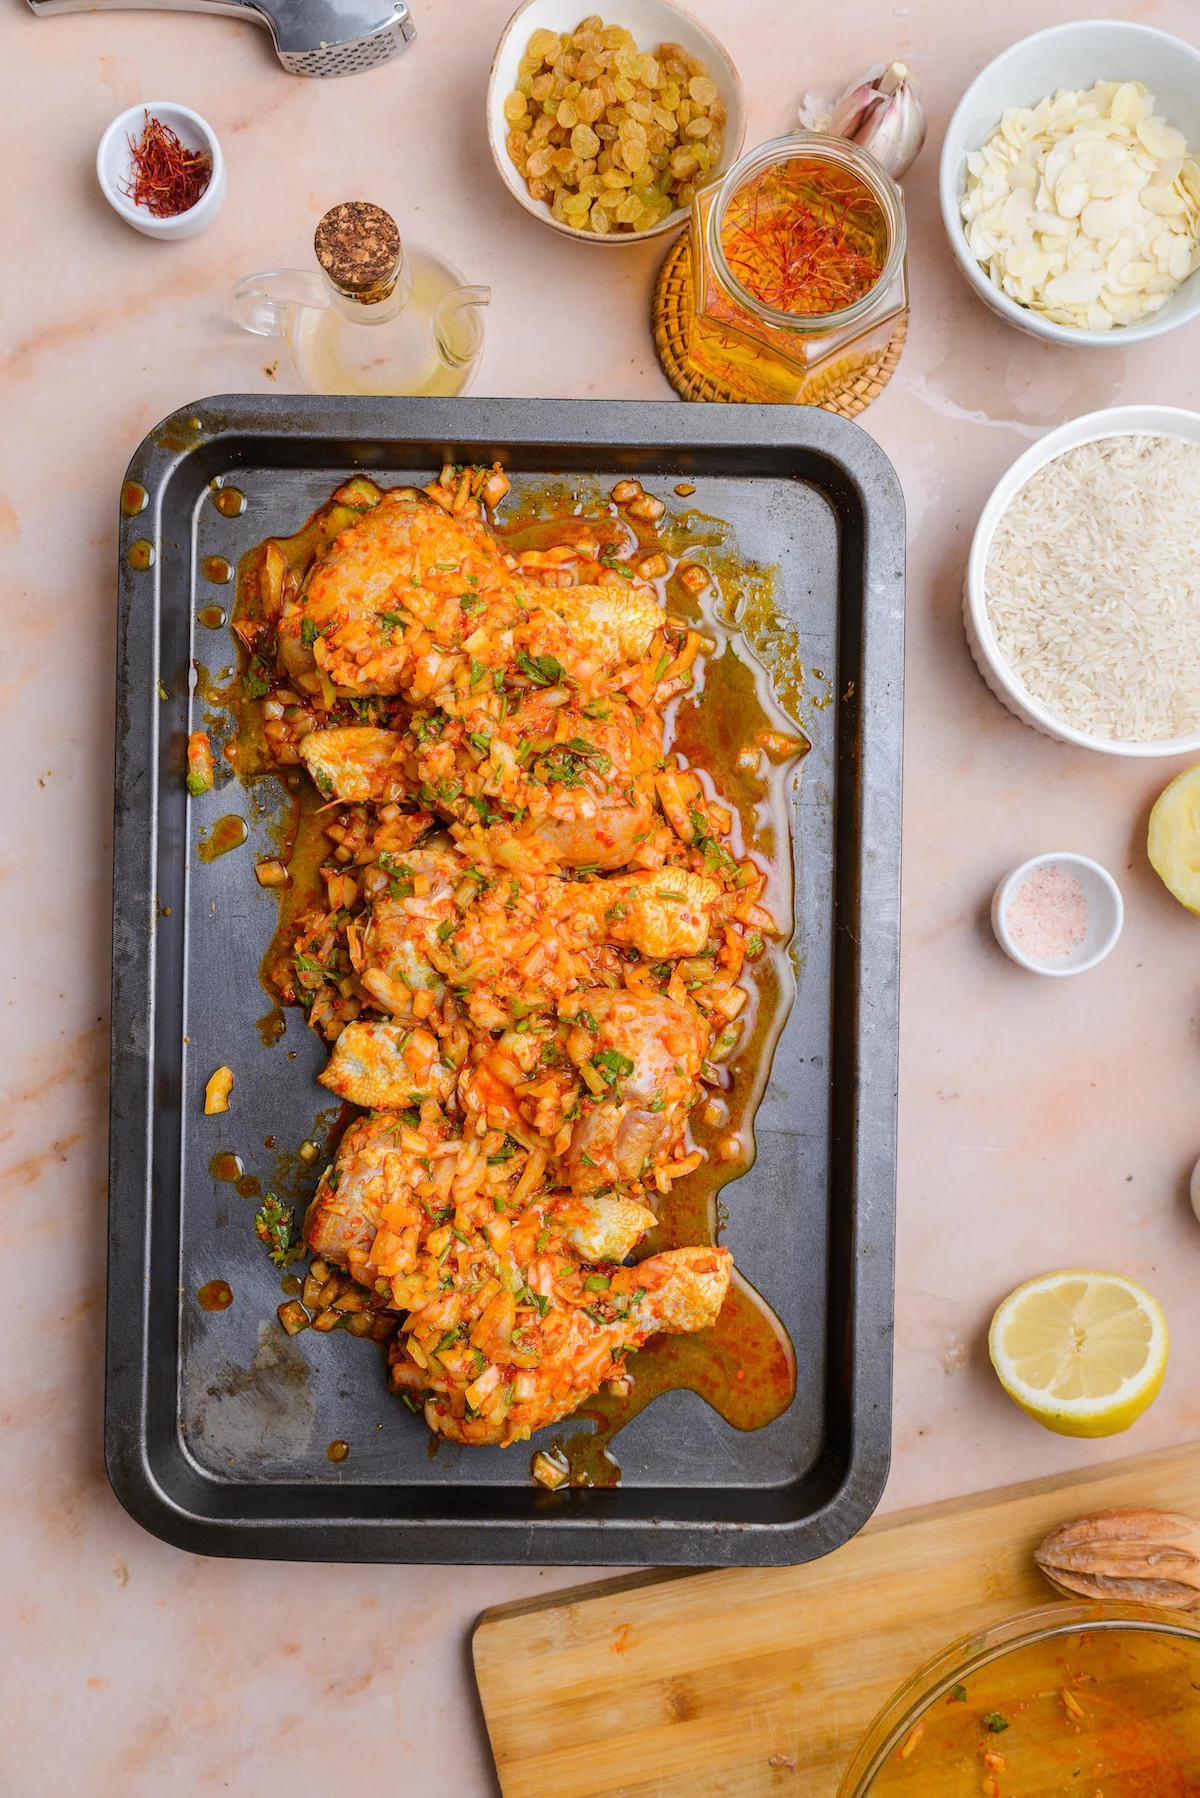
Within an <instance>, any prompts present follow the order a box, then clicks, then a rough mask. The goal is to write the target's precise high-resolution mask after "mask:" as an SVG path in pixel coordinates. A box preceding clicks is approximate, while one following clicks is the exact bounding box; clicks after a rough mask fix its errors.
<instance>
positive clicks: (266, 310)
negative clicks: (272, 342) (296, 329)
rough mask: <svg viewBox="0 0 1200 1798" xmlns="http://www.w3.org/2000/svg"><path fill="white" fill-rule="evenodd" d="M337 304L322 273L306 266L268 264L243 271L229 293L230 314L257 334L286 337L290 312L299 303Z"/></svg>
mask: <svg viewBox="0 0 1200 1798" xmlns="http://www.w3.org/2000/svg"><path fill="white" fill-rule="evenodd" d="M332 304H333V302H332V300H331V299H330V296H329V289H328V288H327V287H326V285H325V283H324V282H323V281H322V279H321V277H320V276H319V275H314V274H310V273H309V272H308V271H307V270H305V269H302V268H266V269H263V270H262V272H261V273H260V274H257V275H243V276H242V278H241V280H240V281H238V282H236V283H235V285H234V289H233V292H232V294H231V295H230V297H229V316H230V317H231V318H232V319H233V322H234V324H235V325H240V326H241V327H242V330H243V331H250V332H252V333H253V335H254V336H255V337H286V335H287V326H288V314H289V313H290V312H291V311H292V308H293V307H295V306H309V307H312V308H314V309H315V310H316V311H318V312H323V311H325V310H326V309H327V308H328V307H329V306H331V305H332Z"/></svg>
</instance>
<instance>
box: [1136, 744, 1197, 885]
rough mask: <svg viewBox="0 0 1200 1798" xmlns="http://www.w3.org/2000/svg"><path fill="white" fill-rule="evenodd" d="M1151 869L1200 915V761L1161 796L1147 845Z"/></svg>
mask: <svg viewBox="0 0 1200 1798" xmlns="http://www.w3.org/2000/svg"><path fill="white" fill-rule="evenodd" d="M1146 850H1147V853H1148V854H1149V857H1150V866H1151V867H1152V868H1153V869H1154V872H1155V873H1156V874H1157V875H1158V876H1159V878H1160V880H1161V881H1162V882H1163V884H1164V886H1165V887H1166V888H1167V891H1168V892H1170V893H1173V894H1174V895H1175V897H1176V899H1178V901H1179V903H1180V905H1186V906H1187V908H1188V910H1189V911H1194V912H1200V762H1197V764H1196V766H1195V767H1194V768H1185V769H1184V771H1183V773H1182V774H1179V775H1177V776H1176V777H1175V779H1174V780H1173V781H1172V782H1171V784H1170V786H1169V787H1166V788H1164V790H1163V791H1162V792H1161V793H1160V794H1159V796H1158V798H1157V799H1156V800H1155V802H1154V810H1153V811H1152V812H1151V813H1150V834H1149V837H1148V839H1147V842H1146Z"/></svg>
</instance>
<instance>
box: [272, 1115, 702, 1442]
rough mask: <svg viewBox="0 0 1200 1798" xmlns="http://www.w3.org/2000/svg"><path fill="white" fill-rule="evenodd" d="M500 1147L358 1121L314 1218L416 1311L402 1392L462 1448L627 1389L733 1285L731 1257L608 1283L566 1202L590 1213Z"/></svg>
mask: <svg viewBox="0 0 1200 1798" xmlns="http://www.w3.org/2000/svg"><path fill="white" fill-rule="evenodd" d="M502 1143H503V1139H502V1138H501V1137H500V1136H498V1134H495V1133H493V1134H491V1135H489V1136H485V1137H484V1138H482V1139H481V1138H478V1137H473V1136H470V1135H468V1136H466V1137H464V1138H462V1139H454V1138H452V1137H451V1136H450V1135H449V1127H448V1126H447V1124H446V1123H445V1121H444V1119H441V1118H440V1117H439V1118H436V1119H434V1118H430V1119H429V1120H428V1121H426V1120H425V1119H424V1117H423V1118H422V1121H421V1123H420V1125H419V1126H413V1125H410V1124H407V1123H405V1122H404V1120H402V1119H399V1118H396V1117H388V1116H386V1115H384V1116H377V1117H372V1118H362V1119H359V1121H358V1122H357V1123H355V1124H352V1125H351V1127H350V1129H349V1130H348V1131H347V1132H346V1135H345V1137H344V1138H343V1140H342V1143H341V1146H340V1148H339V1150H338V1155H337V1160H336V1163H335V1166H334V1167H333V1168H332V1169H327V1170H326V1173H325V1174H324V1176H323V1177H322V1180H321V1184H320V1186H319V1187H318V1189H317V1194H316V1197H315V1198H314V1200H313V1202H312V1205H311V1206H310V1207H309V1212H308V1216H307V1218H306V1219H305V1226H304V1229H305V1239H306V1241H307V1243H308V1246H309V1248H310V1249H312V1250H313V1252H314V1253H315V1254H317V1255H319V1256H321V1257H322V1258H323V1259H324V1260H326V1261H331V1262H333V1263H335V1264H336V1265H337V1266H340V1267H343V1268H345V1269H347V1271H349V1272H350V1273H351V1274H352V1275H353V1276H354V1278H355V1279H356V1280H358V1281H359V1282H360V1283H361V1284H362V1285H363V1286H364V1287H366V1288H367V1289H368V1291H369V1292H370V1293H371V1294H372V1295H373V1298H374V1301H375V1303H376V1304H379V1305H383V1306H386V1307H388V1308H391V1309H400V1310H406V1311H407V1312H408V1318H407V1320H406V1322H405V1323H404V1325H403V1326H402V1329H403V1344H402V1346H398V1347H397V1351H396V1353H395V1355H394V1356H393V1365H392V1376H391V1378H392V1385H393V1390H394V1391H397V1392H400V1393H404V1392H407V1393H409V1394H419V1395H421V1397H422V1398H423V1399H424V1400H425V1404H426V1419H427V1421H428V1423H429V1425H430V1428H431V1429H437V1430H439V1431H441V1432H442V1433H443V1434H445V1435H447V1436H449V1437H451V1438H452V1439H453V1440H455V1441H462V1442H516V1441H522V1440H524V1439H525V1438H526V1437H528V1436H529V1435H530V1434H531V1432H532V1431H533V1430H536V1429H541V1428H542V1427H543V1426H544V1425H545V1424H548V1423H553V1422H555V1421H557V1419H558V1418H560V1417H564V1416H566V1414H567V1413H568V1411H571V1410H573V1409H574V1408H575V1406H576V1405H577V1404H578V1403H579V1402H580V1399H581V1398H582V1397H584V1396H585V1395H586V1394H587V1393H589V1392H595V1391H596V1389H597V1388H598V1387H599V1385H600V1384H601V1382H602V1381H603V1380H605V1379H610V1378H615V1377H619V1376H620V1375H621V1374H622V1373H623V1371H624V1368H623V1362H622V1359H621V1357H622V1356H623V1354H624V1353H625V1352H626V1351H628V1350H631V1349H635V1348H640V1347H641V1345H642V1343H643V1342H645V1340H646V1339H647V1337H649V1336H652V1335H654V1334H655V1333H656V1332H657V1331H659V1330H669V1331H673V1332H675V1333H683V1332H690V1331H694V1330H702V1329H705V1328H707V1327H708V1326H709V1325H711V1324H712V1323H713V1322H715V1320H716V1317H717V1314H718V1312H719V1311H720V1309H721V1305H722V1304H723V1302H724V1299H725V1293H726V1291H727V1290H728V1285H729V1275H730V1266H731V1263H730V1256H729V1252H728V1250H727V1249H714V1248H684V1249H673V1250H669V1251H668V1252H666V1253H665V1254H662V1255H656V1256H653V1257H651V1258H650V1259H649V1260H647V1261H643V1262H641V1263H640V1264H639V1265H638V1266H636V1267H611V1266H610V1267H607V1268H605V1269H604V1270H603V1271H599V1270H598V1269H597V1268H596V1267H595V1265H594V1263H589V1262H588V1261H584V1260H581V1259H580V1258H579V1255H578V1253H577V1252H573V1251H572V1248H571V1246H570V1238H569V1236H568V1235H567V1234H564V1232H563V1230H562V1225H563V1223H564V1222H565V1221H567V1220H566V1219H565V1218H564V1217H563V1215H562V1211H563V1206H564V1203H565V1206H566V1207H567V1208H568V1209H573V1210H574V1211H576V1212H579V1211H580V1210H581V1204H580V1201H578V1200H570V1199H567V1200H565V1201H564V1200H563V1198H562V1195H555V1194H553V1193H551V1194H540V1193H539V1180H540V1175H541V1171H542V1166H541V1158H539V1157H537V1156H536V1155H529V1156H521V1155H519V1154H510V1155H505V1154H503V1152H502ZM638 1209H640V1208H638ZM613 1215H615V1212H614V1213H613ZM649 1215H650V1214H649V1213H646V1216H647V1217H649ZM625 1233H626V1234H628V1227H626V1232H625ZM468 1406H470V1408H471V1410H472V1411H473V1412H474V1413H475V1414H476V1415H474V1416H473V1417H472V1416H468V1413H467V1407H468Z"/></svg>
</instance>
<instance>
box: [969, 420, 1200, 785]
mask: <svg viewBox="0 0 1200 1798" xmlns="http://www.w3.org/2000/svg"><path fill="white" fill-rule="evenodd" d="M963 618H964V622H965V624H966V630H967V640H968V642H969V644H970V646H971V653H972V655H973V656H974V657H975V661H976V663H977V665H978V668H979V672H980V673H981V674H982V676H983V678H984V680H985V681H986V682H987V684H988V686H989V687H990V688H991V689H992V692H993V693H994V694H995V695H996V697H997V698H998V699H1000V700H1002V701H1003V702H1004V704H1005V705H1006V706H1007V707H1008V709H1009V711H1010V712H1013V713H1015V714H1016V716H1017V717H1018V718H1021V719H1023V720H1024V722H1025V723H1026V724H1031V725H1032V726H1033V728H1034V729H1035V730H1039V731H1041V732H1042V733H1043V734H1044V735H1045V736H1048V737H1057V738H1058V740H1059V741H1060V742H1063V743H1074V744H1077V745H1078V746H1079V747H1080V748H1083V749H1099V750H1101V751H1103V752H1104V753H1105V754H1106V755H1134V756H1171V755H1187V754H1191V753H1194V752H1195V751H1197V750H1200V414H1197V413H1195V412H1185V411H1183V410H1182V409H1180V408H1179V407H1176V406H1113V407H1110V408H1109V409H1108V410H1107V411H1103V412H1089V413H1087V414H1086V415H1085V416H1084V417H1083V418H1076V419H1073V420H1072V421H1071V423H1070V424H1065V425H1062V426H1060V427H1059V429H1058V430H1055V431H1051V432H1049V433H1048V434H1047V435H1046V436H1045V437H1043V438H1042V439H1041V441H1040V442H1039V443H1037V444H1035V446H1034V447H1033V448H1032V449H1030V450H1027V451H1026V452H1025V454H1024V455H1023V456H1021V457H1019V458H1018V459H1017V461H1016V462H1014V463H1013V465H1012V467H1011V468H1010V469H1009V471H1008V473H1007V474H1006V475H1005V476H1004V478H1003V480H1001V481H1000V482H999V484H998V485H997V487H996V489H995V491H994V492H993V494H992V496H991V498H990V499H989V500H988V502H987V504H986V506H985V507H984V508H983V512H982V514H981V515H980V519H979V523H978V524H977V525H976V527H975V535H974V537H973V538H972V541H971V553H970V557H969V560H968V562H967V576H966V581H965V584H964V588H963Z"/></svg>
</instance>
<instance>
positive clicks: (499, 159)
mask: <svg viewBox="0 0 1200 1798" xmlns="http://www.w3.org/2000/svg"><path fill="white" fill-rule="evenodd" d="M595 11H596V12H598V13H599V14H600V16H601V18H602V19H603V20H604V23H605V24H606V25H623V26H624V27H625V29H626V31H631V32H632V33H633V35H634V37H635V39H636V40H637V46H638V49H639V50H651V51H653V50H656V49H657V48H658V46H659V44H682V46H683V48H684V49H685V50H686V51H687V52H688V55H689V56H696V57H698V58H699V59H700V61H701V62H702V63H703V64H704V66H705V68H706V69H707V70H708V72H709V74H710V75H711V76H712V79H713V80H714V81H715V82H716V84H717V87H718V89H719V91H720V95H721V99H722V100H723V101H724V103H725V110H726V112H727V113H728V114H729V117H728V119H727V121H726V124H725V131H724V139H725V141H724V146H723V148H722V152H721V160H720V162H719V163H718V164H717V167H716V169H714V171H713V176H714V178H715V176H716V175H718V174H724V173H725V171H726V170H727V169H729V168H730V167H731V166H732V164H733V163H734V162H736V161H737V158H738V154H739V152H740V150H741V147H742V139H743V138H744V136H745V134H746V105H745V100H744V99H743V97H742V84H741V81H740V79H739V78H738V72H737V70H736V69H735V68H734V66H733V64H732V62H731V61H730V60H729V56H728V54H727V53H726V51H725V50H724V49H723V48H722V46H721V45H720V44H719V43H718V42H717V40H716V38H715V37H714V36H713V35H712V33H711V32H710V31H708V30H706V29H705V27H704V26H703V25H701V24H700V22H699V20H698V19H693V17H692V15H691V14H690V13H686V12H684V11H683V10H682V8H681V7H678V6H671V5H669V4H668V0H607V4H602V3H601V0H597V5H596V7H595ZM586 16H587V14H586V11H585V9H584V7H583V6H582V5H581V0H525V4H524V5H523V6H519V7H518V8H517V10H516V12H515V13H514V14H513V16H512V18H511V19H510V20H509V21H508V24H507V25H506V26H505V27H504V35H503V37H502V38H501V39H500V42H499V44H498V45H497V47H496V54H495V56H494V57H493V58H492V72H491V76H490V78H489V80H488V91H487V121H488V142H489V143H490V144H491V147H492V157H493V159H494V161H495V164H496V167H497V169H498V170H499V171H500V179H501V180H502V181H503V183H504V185H505V187H507V189H508V191H509V193H510V194H511V195H512V197H513V199H514V200H516V202H517V204H518V205H519V206H523V207H524V208H525V211H526V212H528V213H530V214H531V215H532V217H534V218H535V219H538V220H540V222H541V223H542V224H543V225H549V226H550V228H551V230H553V231H557V232H559V233H560V235H561V236H563V237H573V238H574V239H575V241H576V242H577V243H590V244H592V243H594V244H605V245H608V246H609V248H611V247H612V246H613V245H614V244H629V243H644V242H645V241H646V239H647V238H649V237H661V236H663V234H664V233H665V232H667V231H677V230H678V229H679V227H680V226H681V225H682V224H684V222H685V221H686V220H687V218H688V216H689V212H688V209H687V207H676V209H675V211H674V212H669V213H668V214H667V216H666V218H664V219H660V221H659V222H658V224H657V225H655V226H654V228H653V229H652V230H650V231H610V232H609V233H608V235H607V236H605V237H601V236H600V235H599V234H598V233H597V232H595V231H577V230H576V229H575V227H574V226H573V225H564V224H562V223H560V221H559V220H558V219H556V218H555V217H554V214H553V213H552V212H551V210H550V208H549V207H548V206H547V205H546V204H545V202H544V201H542V200H534V199H531V198H530V196H529V189H528V188H527V187H526V185H525V182H524V180H523V179H522V177H521V176H520V175H518V173H517V171H516V169H515V168H514V166H513V162H512V158H511V157H510V156H509V154H508V149H507V147H506V139H507V137H508V131H509V125H508V120H507V119H506V118H505V116H504V102H505V100H506V99H507V98H508V96H509V94H511V93H512V91H513V89H514V88H515V87H516V85H517V65H518V64H519V63H520V60H521V58H522V57H523V56H524V54H525V46H526V45H527V44H528V42H529V40H530V38H531V37H532V36H533V33H534V32H535V31H542V30H547V31H573V30H574V29H575V27H576V25H578V23H579V21H580V19H582V18H585V17H586Z"/></svg>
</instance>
